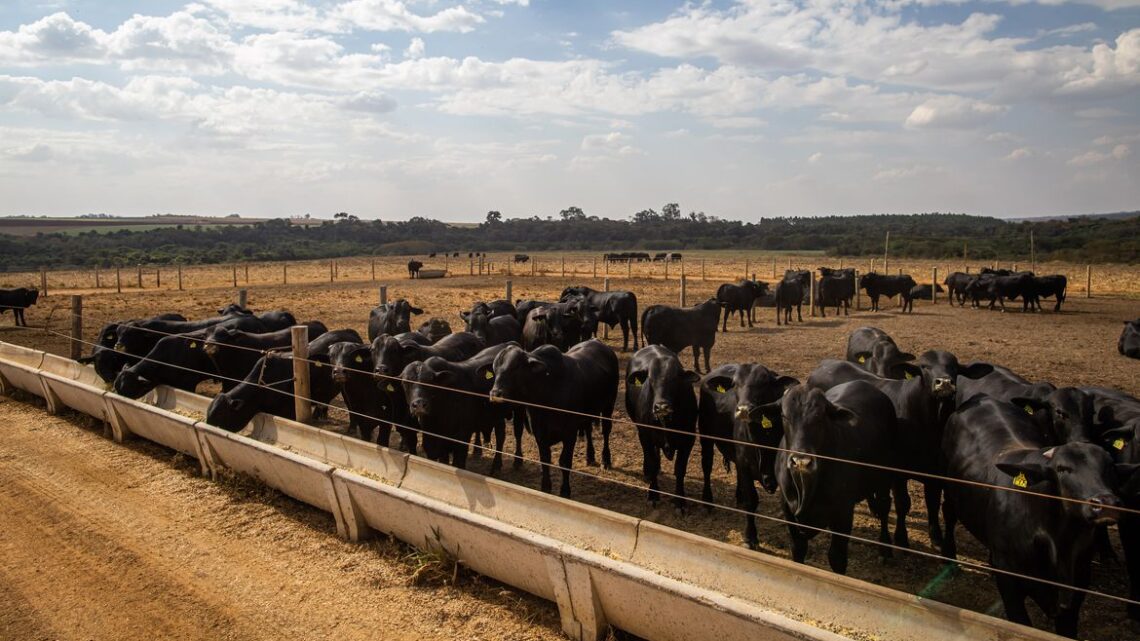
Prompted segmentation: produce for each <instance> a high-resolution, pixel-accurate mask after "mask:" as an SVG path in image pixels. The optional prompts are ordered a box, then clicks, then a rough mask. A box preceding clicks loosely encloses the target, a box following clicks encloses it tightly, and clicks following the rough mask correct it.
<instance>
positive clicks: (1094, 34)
mask: <svg viewBox="0 0 1140 641" xmlns="http://www.w3.org/2000/svg"><path fill="white" fill-rule="evenodd" d="M669 202H676V203H679V204H680V205H681V208H682V210H683V211H684V212H686V213H687V212H689V211H704V212H706V213H708V214H710V215H716V216H720V217H723V218H730V219H740V220H757V219H759V218H761V217H771V216H813V215H829V214H862V213H912V212H928V211H943V212H947V211H952V212H965V213H973V214H981V215H992V216H999V217H1017V216H1038V215H1057V214H1067V213H1086V212H1112V211H1122V210H1135V209H1140V0H1074V1H1070V0H1036V1H1034V0H983V1H980V2H979V1H972V0H886V1H882V2H869V1H865V0H790V1H789V0H740V1H727V0H722V1H708V2H686V3H677V2H668V1H666V0H639V1H632V2H627V1H621V0H611V1H605V0H407V1H399V0H198V1H197V2H192V3H186V2H183V1H167V0H148V1H145V2H124V1H118V0H3V2H2V3H0V215H21V214H26V215H53V216H54V215H80V214H85V213H109V214H118V215H150V214H156V213H177V214H207V215H228V214H234V213H236V214H241V215H244V216H271V217H280V216H296V215H304V214H306V213H308V214H311V215H313V216H319V217H329V216H331V215H332V214H333V213H336V212H340V211H346V212H349V213H352V214H354V215H357V216H359V217H361V218H365V219H372V218H381V219H383V220H404V219H407V218H410V217H412V216H427V217H431V218H436V219H440V220H446V221H481V220H483V219H484V217H485V215H486V213H487V212H488V211H490V210H497V211H501V212H502V213H503V215H504V216H505V217H507V218H513V217H530V216H536V215H537V216H542V217H546V216H551V215H553V216H555V217H557V214H558V212H559V211H560V210H562V209H564V208H566V207H568V206H570V205H575V206H578V207H581V208H582V209H583V210H584V211H585V212H586V214H587V215H597V216H604V217H609V218H624V217H628V216H630V215H631V214H633V213H634V212H636V211H639V210H642V209H646V208H654V209H658V210H659V209H660V208H661V206H662V205H663V204H664V203H669Z"/></svg>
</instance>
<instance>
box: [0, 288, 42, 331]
mask: <svg viewBox="0 0 1140 641" xmlns="http://www.w3.org/2000/svg"><path fill="white" fill-rule="evenodd" d="M39 297H40V290H38V289H36V288H35V287H17V288H15V289H0V314H3V313H4V312H6V311H8V310H9V309H10V310H12V320H13V322H15V324H16V326H18V327H27V326H28V321H26V320H24V310H26V309H27V308H29V307H31V306H32V305H35V304H36V301H37V300H39Z"/></svg>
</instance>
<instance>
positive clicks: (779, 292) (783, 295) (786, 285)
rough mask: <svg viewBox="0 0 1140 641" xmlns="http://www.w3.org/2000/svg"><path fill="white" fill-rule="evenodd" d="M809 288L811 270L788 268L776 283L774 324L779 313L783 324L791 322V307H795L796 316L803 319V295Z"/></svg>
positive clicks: (778, 320) (778, 319)
mask: <svg viewBox="0 0 1140 641" xmlns="http://www.w3.org/2000/svg"><path fill="white" fill-rule="evenodd" d="M810 290H811V272H809V271H807V270H805V269H789V270H788V271H786V272H784V277H783V278H782V279H781V280H780V282H779V283H777V284H776V324H777V325H779V324H780V318H781V315H783V320H784V323H785V324H789V323H791V322H792V307H793V306H795V308H796V318H797V319H798V320H799V322H801V323H802V322H803V321H804V314H803V305H804V296H805V295H806V294H807V292H809V291H810Z"/></svg>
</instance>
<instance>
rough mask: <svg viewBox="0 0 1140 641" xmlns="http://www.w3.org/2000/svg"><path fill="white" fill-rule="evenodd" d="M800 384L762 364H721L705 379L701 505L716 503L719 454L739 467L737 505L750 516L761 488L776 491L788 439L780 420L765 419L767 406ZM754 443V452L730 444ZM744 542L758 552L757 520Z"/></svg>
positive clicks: (752, 519)
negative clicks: (779, 450) (779, 456)
mask: <svg viewBox="0 0 1140 641" xmlns="http://www.w3.org/2000/svg"><path fill="white" fill-rule="evenodd" d="M797 384H799V381H798V380H796V379H794V378H792V377H790V376H780V375H778V374H776V373H775V372H773V371H771V370H769V369H768V368H767V367H764V366H763V365H759V364H756V363H744V364H740V365H721V366H719V367H717V368H716V369H714V370H713V371H711V372H709V373H708V374H706V375H705V377H704V378H702V379H701V386H700V407H699V411H700V413H699V416H698V419H697V428H698V431H699V432H700V438H701V472H702V473H703V475H704V488H703V490H702V492H701V500H703V501H705V502H706V503H711V502H712V500H713V495H712V485H711V483H710V477H711V475H712V467H713V459H714V457H715V455H716V450H720V453H721V456H723V457H724V464H725V467H726V468H729V467H731V463H733V462H735V463H736V502H737V504H738V505H739V506H740V507H742V508H744V509H745V510H747V511H748V512H749V513H751V512H755V511H756V507H757V506H758V505H759V504H760V496H759V494H757V492H756V483H757V482H759V483H760V486H761V487H763V488H764V490H765V491H767V492H768V493H769V494H771V493H772V492H775V491H776V473H775V464H776V447H778V446H779V444H780V438H781V437H783V435H784V429H783V423H782V421H781V418H780V417H779V416H776V417H774V418H767V417H764V416H763V415H762V414H761V413H760V412H759V410H758V408H759V407H760V406H762V405H766V404H768V403H771V402H773V401H777V400H779V399H780V397H781V396H783V394H784V390H786V389H787V388H788V387H790V386H792V385H797ZM733 440H735V441H740V442H742V443H752V444H753V445H754V447H746V446H743V445H737V444H735V443H732V442H731V441H733ZM745 521H746V527H745V530H744V541H745V543H747V544H748V546H749V547H751V548H753V549H755V548H756V546H757V545H758V544H759V539H758V538H757V535H756V519H755V517H753V516H752V515H751V514H748V515H747V516H746V518H745Z"/></svg>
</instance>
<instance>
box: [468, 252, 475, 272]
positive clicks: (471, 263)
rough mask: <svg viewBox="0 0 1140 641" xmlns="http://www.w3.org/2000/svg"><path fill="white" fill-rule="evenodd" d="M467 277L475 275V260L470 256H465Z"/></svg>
mask: <svg viewBox="0 0 1140 641" xmlns="http://www.w3.org/2000/svg"><path fill="white" fill-rule="evenodd" d="M467 275H468V276H474V275H475V258H474V257H473V256H470V255H468V256H467Z"/></svg>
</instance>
